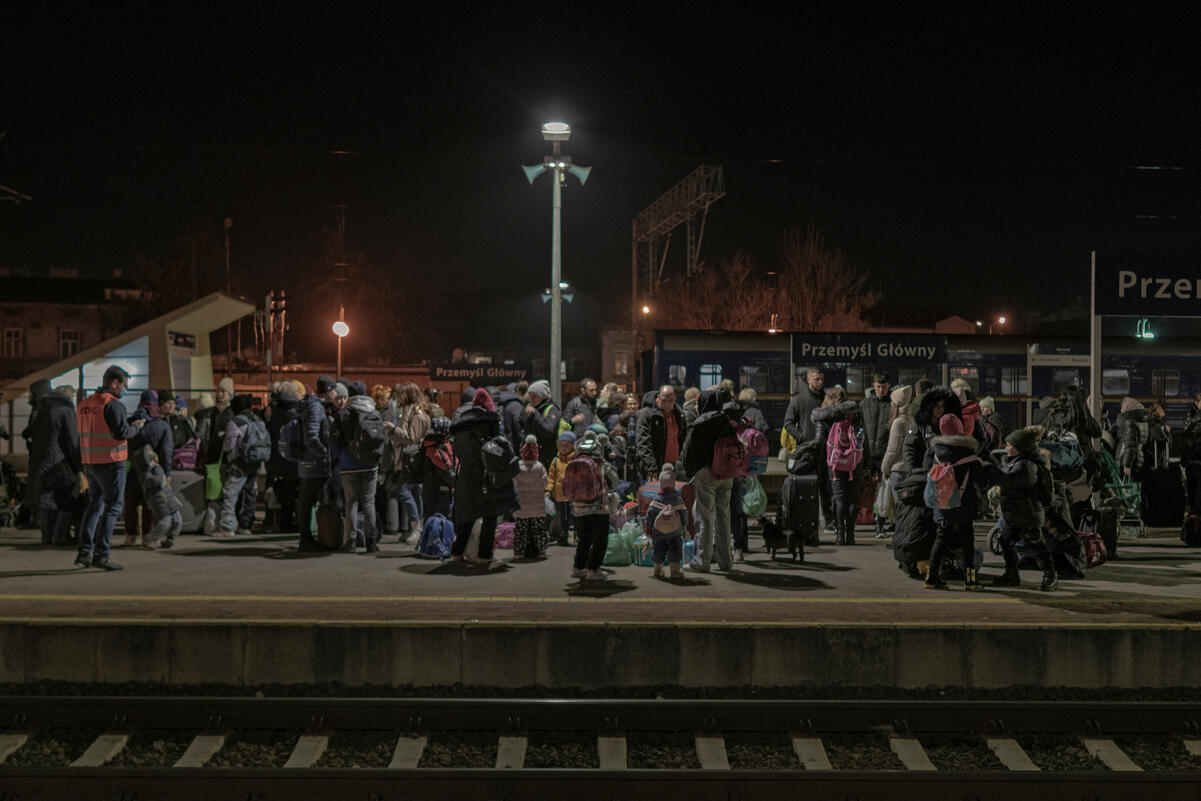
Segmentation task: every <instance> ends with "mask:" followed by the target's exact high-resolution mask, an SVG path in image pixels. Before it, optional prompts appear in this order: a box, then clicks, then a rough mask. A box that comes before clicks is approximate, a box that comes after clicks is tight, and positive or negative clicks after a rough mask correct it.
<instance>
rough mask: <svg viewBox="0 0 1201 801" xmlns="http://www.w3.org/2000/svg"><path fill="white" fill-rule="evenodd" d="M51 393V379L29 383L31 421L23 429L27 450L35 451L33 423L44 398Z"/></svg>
mask: <svg viewBox="0 0 1201 801" xmlns="http://www.w3.org/2000/svg"><path fill="white" fill-rule="evenodd" d="M50 393H51V388H50V379H48V378H43V379H40V380H38V381H34V382H33V383H32V384H30V385H29V422H28V423H26V425H25V428H24V429H22V431H21V439H23V440H25V452H26V453H33V424H34V422H36V421H37V418H38V410H39V409H40V408H41V406H42V400H43V399H44V398H46V397H48V396H49V395H50Z"/></svg>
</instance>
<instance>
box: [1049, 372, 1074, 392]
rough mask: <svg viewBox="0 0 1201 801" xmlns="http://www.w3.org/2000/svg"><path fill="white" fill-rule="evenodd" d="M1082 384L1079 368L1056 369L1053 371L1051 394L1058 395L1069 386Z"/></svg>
mask: <svg viewBox="0 0 1201 801" xmlns="http://www.w3.org/2000/svg"><path fill="white" fill-rule="evenodd" d="M1071 386H1076V387H1078V386H1080V371H1079V370H1062V369H1055V370H1052V371H1051V394H1052V395H1055V396H1056V397H1058V396H1059V394H1060V393H1061V392H1063V391H1064V389H1066V388H1067V387H1071Z"/></svg>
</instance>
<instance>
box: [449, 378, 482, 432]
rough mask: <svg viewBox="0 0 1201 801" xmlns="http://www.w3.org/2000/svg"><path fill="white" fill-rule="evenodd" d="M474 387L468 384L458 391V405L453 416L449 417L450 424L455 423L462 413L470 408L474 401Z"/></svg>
mask: <svg viewBox="0 0 1201 801" xmlns="http://www.w3.org/2000/svg"><path fill="white" fill-rule="evenodd" d="M475 392H476V389H475V387H473V386H471V385H470V384H468V385H467V386H465V387H463V389H461V390H460V391H459V405H458V407H456V408H455V411H454V414H452V415H451V416H450V422H451V423H456V422H458V420H459V417H460V416H461V415H462V414H463V412H465V411H467V410H468V409H470V408H471V406H472V403H473V402H474V401H475Z"/></svg>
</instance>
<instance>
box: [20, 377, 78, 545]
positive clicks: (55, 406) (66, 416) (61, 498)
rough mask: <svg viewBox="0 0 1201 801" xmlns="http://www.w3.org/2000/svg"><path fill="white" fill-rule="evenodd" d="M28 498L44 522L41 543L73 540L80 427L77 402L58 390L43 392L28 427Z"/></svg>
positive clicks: (60, 543) (62, 543)
mask: <svg viewBox="0 0 1201 801" xmlns="http://www.w3.org/2000/svg"><path fill="white" fill-rule="evenodd" d="M29 433H30V441H31V442H32V444H33V449H32V450H31V451H30V453H29V488H28V497H29V499H30V500H31V501H32V500H35V499H36V501H37V504H38V506H37V508H38V510H39V513H40V515H41V521H42V544H43V545H64V544H66V543H68V542H70V534H69V530H68V527H69V526H70V524H71V517H72V516H73V515H74V512H75V500H76V499H77V498H78V497H79V474H80V473H81V472H82V471H83V465H82V464H80V454H79V430H78V427H77V425H76V421H75V404H74V403H72V402H71V399H70V398H69V397H67V396H65V395H63V394H60V393H58V392H51V393H50V394H49V395H43V396H42V398H41V400H40V401H38V413H37V416H36V417H35V418H34V420H33V424H32V425H31V426H30V427H29Z"/></svg>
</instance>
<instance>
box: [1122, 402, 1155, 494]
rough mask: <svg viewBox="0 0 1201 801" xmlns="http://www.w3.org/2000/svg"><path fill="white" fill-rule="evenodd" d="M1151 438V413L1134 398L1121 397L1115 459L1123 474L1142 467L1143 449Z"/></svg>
mask: <svg viewBox="0 0 1201 801" xmlns="http://www.w3.org/2000/svg"><path fill="white" fill-rule="evenodd" d="M1150 439H1151V414H1150V413H1149V412H1148V411H1147V410H1146V408H1145V407H1144V406H1143V405H1142V404H1141V403H1139V402H1138V401H1137V400H1135V399H1134V398H1130V397H1126V398H1122V406H1121V411H1120V413H1119V414H1118V436H1117V440H1118V451H1117V455H1116V457H1115V458H1116V460H1117V463H1118V467H1119V468H1120V469H1121V471H1122V473H1123V474H1124V475H1127V476H1129V475H1131V474H1137V473H1139V472H1141V471H1142V468H1143V449H1144V446H1146V444H1147V442H1149V441H1150Z"/></svg>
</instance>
